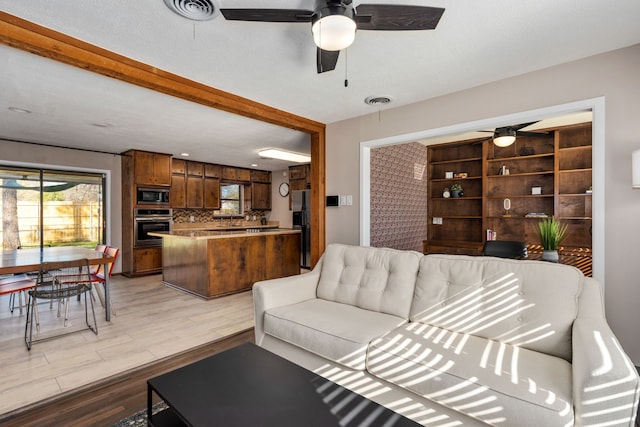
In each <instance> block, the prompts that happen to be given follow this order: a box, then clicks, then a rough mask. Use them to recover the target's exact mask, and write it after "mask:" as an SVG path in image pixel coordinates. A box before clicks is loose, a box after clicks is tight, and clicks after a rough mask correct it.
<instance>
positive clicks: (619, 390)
mask: <svg viewBox="0 0 640 427" xmlns="http://www.w3.org/2000/svg"><path fill="white" fill-rule="evenodd" d="M582 293H583V295H581V297H580V300H581V301H580V302H581V304H580V313H579V315H578V317H577V318H576V320H575V322H574V324H573V337H572V341H573V358H572V359H573V360H572V366H573V400H574V411H575V425H629V426H633V422H634V419H635V416H636V411H637V405H638V399H639V398H640V379H639V377H638V372H637V371H636V369H635V367H634V366H633V363H632V362H631V360H630V359H629V357H628V356H627V355H626V354H625V352H624V350H623V349H622V347H621V346H620V343H619V342H618V340H617V339H616V337H615V335H614V334H613V331H611V328H610V327H609V325H608V324H607V321H606V319H605V317H604V310H603V309H602V301H603V299H602V292H601V289H600V285H599V284H598V283H597V282H595V281H593V280H592V279H589V280H587V281H586V282H585V286H584V288H583V292H582Z"/></svg>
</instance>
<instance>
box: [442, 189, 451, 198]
mask: <svg viewBox="0 0 640 427" xmlns="http://www.w3.org/2000/svg"><path fill="white" fill-rule="evenodd" d="M442 197H444V198H445V199H448V198H449V197H451V192H450V191H449V189H448V188H445V189H444V190H442Z"/></svg>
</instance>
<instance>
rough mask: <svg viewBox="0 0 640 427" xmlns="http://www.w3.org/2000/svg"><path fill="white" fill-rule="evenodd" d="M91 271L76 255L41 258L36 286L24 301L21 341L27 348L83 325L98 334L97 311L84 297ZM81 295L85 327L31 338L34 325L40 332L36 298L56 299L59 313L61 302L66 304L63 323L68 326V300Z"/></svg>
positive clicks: (89, 281)
mask: <svg viewBox="0 0 640 427" xmlns="http://www.w3.org/2000/svg"><path fill="white" fill-rule="evenodd" d="M90 275H91V273H90V270H89V261H88V260H87V259H79V260H72V261H58V262H44V263H42V264H40V268H39V270H38V278H37V280H36V284H35V287H34V288H33V289H31V290H29V291H28V294H29V301H28V303H27V320H26V323H25V329H24V341H25V344H26V345H27V349H28V350H31V346H32V345H33V343H35V342H38V341H44V340H48V339H51V338H55V337H58V336H61V335H66V334H68V333H73V332H79V331H82V330H85V329H89V330H91V331H92V332H93V333H94V334H96V335H97V334H98V323H97V322H96V313H95V310H94V308H93V299H92V298H90V297H89V298H87V293H90V292H91V276H90ZM78 295H80V296H82V295H84V306H85V322H86V328H82V329H80V330H72V331H65V332H63V333H59V334H55V335H54V334H47V336H44V337H41V338H38V339H34V337H33V335H34V334H33V327H34V324H35V326H36V332H40V318H39V315H38V307H37V304H38V300H50V301H55V302H57V303H58V314H57V317H60V305H61V304H64V305H65V318H64V327H65V328H66V327H67V326H68V320H69V302H70V300H71V298H72V297H75V296H78ZM89 305H91V313H92V316H93V324H91V323H90V322H89Z"/></svg>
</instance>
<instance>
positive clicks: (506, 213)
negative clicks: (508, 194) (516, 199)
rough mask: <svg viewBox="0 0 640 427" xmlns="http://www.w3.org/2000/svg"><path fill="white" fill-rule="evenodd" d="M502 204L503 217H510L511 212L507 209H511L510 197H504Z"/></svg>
mask: <svg viewBox="0 0 640 427" xmlns="http://www.w3.org/2000/svg"><path fill="white" fill-rule="evenodd" d="M502 206H503V207H504V215H502V216H503V217H505V218H510V217H511V214H510V213H509V209H511V199H504V200H503V201H502Z"/></svg>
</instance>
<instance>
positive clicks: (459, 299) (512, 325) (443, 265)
mask: <svg viewBox="0 0 640 427" xmlns="http://www.w3.org/2000/svg"><path fill="white" fill-rule="evenodd" d="M583 281H584V275H583V274H582V273H581V272H580V270H578V269H576V268H574V267H569V266H566V265H560V264H552V263H545V262H539V261H538V262H536V261H521V260H508V259H498V258H492V257H467V256H450V255H426V256H424V257H423V258H422V260H421V262H420V271H419V273H418V279H417V282H416V288H415V295H414V299H413V304H412V306H411V313H410V320H411V321H413V322H421V323H425V324H429V325H434V326H438V327H440V328H444V329H447V330H450V331H453V332H460V333H466V334H470V335H475V336H479V337H484V338H487V339H491V340H494V341H498V342H504V343H508V344H512V345H517V346H519V347H523V348H528V349H531V350H535V351H539V352H543V353H547V354H551V355H554V356H558V357H562V358H564V359H566V360H568V361H571V330H572V325H573V321H574V320H575V318H576V316H577V312H578V297H579V295H580V292H581V290H582V285H583Z"/></svg>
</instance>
